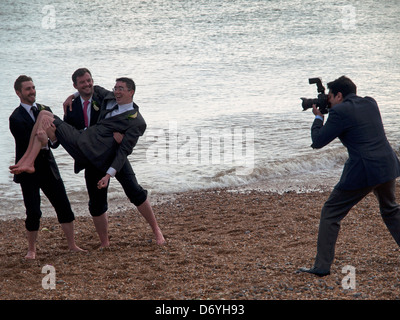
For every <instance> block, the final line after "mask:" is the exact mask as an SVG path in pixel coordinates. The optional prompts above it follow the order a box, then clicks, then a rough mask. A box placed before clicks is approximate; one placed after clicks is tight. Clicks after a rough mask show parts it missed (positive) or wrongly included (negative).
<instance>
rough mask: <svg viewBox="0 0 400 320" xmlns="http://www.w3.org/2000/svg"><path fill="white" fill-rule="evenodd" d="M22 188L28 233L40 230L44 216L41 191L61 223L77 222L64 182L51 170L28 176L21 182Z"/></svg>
mask: <svg viewBox="0 0 400 320" xmlns="http://www.w3.org/2000/svg"><path fill="white" fill-rule="evenodd" d="M20 186H21V190H22V195H23V198H24V204H25V208H26V220H25V227H26V229H27V230H28V231H37V230H39V226H40V218H41V216H42V211H41V210H40V202H41V200H40V189H41V190H42V191H43V193H44V194H45V196H46V197H47V198H48V199H49V201H50V203H51V204H52V206H53V207H54V209H55V211H56V214H57V218H58V222H59V223H69V222H72V221H74V220H75V216H74V213H73V211H72V209H71V204H70V202H69V200H68V196H67V193H66V191H65V186H64V182H63V180H62V179H57V178H55V177H54V175H53V173H52V172H51V170H50V168H47V169H43V170H41V171H40V173H38V174H36V173H33V174H29V175H27V177H26V178H25V179H24V181H21V183H20Z"/></svg>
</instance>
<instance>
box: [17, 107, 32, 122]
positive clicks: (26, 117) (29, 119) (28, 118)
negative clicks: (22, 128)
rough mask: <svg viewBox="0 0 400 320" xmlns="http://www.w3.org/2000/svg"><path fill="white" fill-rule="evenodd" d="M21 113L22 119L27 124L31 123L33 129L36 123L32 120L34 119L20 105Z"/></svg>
mask: <svg viewBox="0 0 400 320" xmlns="http://www.w3.org/2000/svg"><path fill="white" fill-rule="evenodd" d="M19 113H20V115H21V117H22V118H23V119H24V120H25V121H26V122H28V123H31V124H32V127H33V125H34V123H35V121H33V119H32V117H31V116H30V114H29V113H28V112H27V111H26V109H25V108H24V107H23V106H21V105H19Z"/></svg>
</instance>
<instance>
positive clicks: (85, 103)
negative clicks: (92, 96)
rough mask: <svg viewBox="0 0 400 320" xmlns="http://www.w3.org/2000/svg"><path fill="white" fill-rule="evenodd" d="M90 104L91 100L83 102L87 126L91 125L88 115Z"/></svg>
mask: <svg viewBox="0 0 400 320" xmlns="http://www.w3.org/2000/svg"><path fill="white" fill-rule="evenodd" d="M88 105H89V101H84V102H83V119H85V127H88V126H89V119H88V115H87V109H88Z"/></svg>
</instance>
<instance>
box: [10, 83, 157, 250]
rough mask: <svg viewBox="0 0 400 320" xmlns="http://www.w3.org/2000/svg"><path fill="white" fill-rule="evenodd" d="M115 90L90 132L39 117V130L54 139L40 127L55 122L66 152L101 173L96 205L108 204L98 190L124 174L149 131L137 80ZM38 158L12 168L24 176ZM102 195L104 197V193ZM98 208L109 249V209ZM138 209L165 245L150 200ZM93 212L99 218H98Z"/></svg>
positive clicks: (98, 222) (98, 219) (93, 185)
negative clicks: (137, 99)
mask: <svg viewBox="0 0 400 320" xmlns="http://www.w3.org/2000/svg"><path fill="white" fill-rule="evenodd" d="M114 91H115V94H113V93H112V92H108V93H107V94H106V95H105V96H104V99H103V105H104V107H103V108H102V109H101V113H100V115H99V120H98V122H97V123H96V124H95V125H93V126H89V127H87V129H86V130H77V129H76V128H74V127H73V126H71V125H69V124H67V123H66V122H63V121H61V120H60V119H58V118H56V120H54V116H53V115H51V114H49V113H46V114H42V115H41V116H39V119H38V126H39V127H38V128H36V130H43V129H44V130H50V131H47V134H49V135H50V136H52V135H54V132H51V131H52V128H51V127H49V126H47V128H43V127H42V128H40V126H41V125H42V124H43V123H45V122H46V121H50V122H51V123H53V120H54V125H55V127H57V130H56V131H55V135H56V137H57V139H58V141H60V143H61V144H62V145H63V147H64V148H65V150H66V151H67V152H68V153H69V154H70V155H71V156H72V157H73V158H74V159H75V161H76V164H77V165H78V166H79V167H80V168H83V167H85V168H87V167H90V168H91V169H90V170H92V169H93V170H97V177H98V178H97V180H94V179H93V177H91V178H90V181H89V182H88V181H87V183H89V188H90V190H92V191H91V192H93V193H91V200H93V201H94V202H96V203H97V201H102V202H103V203H104V201H105V204H106V198H103V199H96V197H95V191H94V189H95V188H96V187H97V188H99V189H102V188H107V187H108V183H109V179H110V177H114V176H116V174H117V173H120V172H122V171H121V170H122V169H123V168H124V166H125V163H126V162H127V156H128V155H129V154H130V153H131V152H132V150H133V147H134V146H135V145H136V143H137V141H138V139H139V137H140V136H141V135H143V133H144V131H145V129H146V123H145V121H144V119H143V118H142V116H141V114H140V113H139V108H138V106H137V105H136V104H134V103H133V101H132V97H133V94H134V82H133V80H131V79H129V78H119V79H117V81H116V85H115V88H114ZM115 107H117V109H116V110H114V109H115ZM113 110H114V111H113ZM45 117H47V118H48V120H46V119H45V120H43V119H41V118H45ZM34 130H35V129H34ZM115 132H120V133H122V134H123V138H122V141H121V142H120V143H119V144H118V143H117V142H116V141H115V139H114V133H115ZM38 137H39V135H38ZM52 138H54V137H52ZM34 141H35V142H36V143H38V144H41V143H42V142H40V141H39V139H34ZM34 157H35V154H34V153H33V155H32V156H31V157H29V159H28V160H27V161H25V159H24V161H21V163H17V165H16V166H13V167H12V168H11V170H12V172H14V173H20V172H24V171H27V172H30V171H32V169H31V167H32V165H31V162H32V159H34ZM131 170H132V169H131ZM105 172H107V174H106V175H105V176H104V173H105ZM95 174H96V173H95ZM132 174H133V172H132ZM99 175H100V176H99ZM99 178H100V179H99ZM125 178H126V177H125ZM135 180H136V179H135ZM121 181H124V177H121V180H120V182H121ZM136 183H137V182H136ZM121 184H122V183H121ZM131 185H132V182H131V181H127V184H126V185H124V189H125V191H126V192H127V194H128V193H129V192H132V190H126V189H128V188H129V187H130V186H131ZM139 187H140V186H139ZM140 188H141V187H140ZM102 196H104V194H103V195H102ZM105 196H106V193H105ZM141 196H142V195H141ZM133 200H134V199H133ZM136 201H140V199H138V195H136ZM97 208H99V211H97V212H94V211H93V210H91V214H92V215H93V216H94V217H96V218H95V219H94V221H95V226H96V229H97V227H98V226H99V225H100V227H102V228H103V229H102V230H99V229H98V233H99V236H100V238H101V242H102V245H103V246H108V245H109V243H108V242H107V241H108V237H107V239H103V236H106V235H107V215H106V214H105V211H102V210H101V209H102V208H103V209H104V208H105V210H107V209H106V207H102V206H97ZM92 209H93V208H92ZM138 209H139V211H140V212H141V213H142V215H143V216H144V217H145V218H146V220H147V221H148V223H149V224H150V226H151V227H152V230H153V232H154V234H155V236H156V241H157V243H158V244H164V242H165V240H164V237H163V235H162V232H161V230H160V228H159V227H158V224H157V221H156V219H155V216H154V213H153V211H152V209H151V206H150V204H149V202H148V200H147V198H146V199H144V200H143V199H142V200H141V204H139V205H138ZM93 213H94V214H97V215H94V214H93ZM100 231H101V232H100ZM102 240H104V241H106V242H104V241H102Z"/></svg>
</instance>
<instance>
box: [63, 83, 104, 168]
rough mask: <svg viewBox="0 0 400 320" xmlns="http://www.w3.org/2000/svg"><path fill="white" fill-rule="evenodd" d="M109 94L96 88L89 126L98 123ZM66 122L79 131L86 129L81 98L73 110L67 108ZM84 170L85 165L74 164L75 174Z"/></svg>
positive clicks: (76, 101) (98, 87) (75, 103)
mask: <svg viewBox="0 0 400 320" xmlns="http://www.w3.org/2000/svg"><path fill="white" fill-rule="evenodd" d="M109 92H110V91H108V90H106V89H104V88H102V87H100V86H94V92H93V96H92V103H91V106H90V119H89V126H93V125H95V124H96V123H97V120H98V118H99V115H100V111H101V108H102V103H103V101H104V98H105V96H106V95H107V94H108V93H109ZM64 121H65V122H67V123H69V124H70V125H71V126H73V127H74V128H76V129H78V130H82V129H84V128H85V119H84V118H83V106H82V102H81V98H80V97H78V98H76V99H74V101H73V103H72V110H70V109H69V108H67V112H66V113H65V114H64ZM82 169H83V165H82V164H80V163H78V162H77V161H75V163H74V171H75V173H78V172H79V171H81V170H82Z"/></svg>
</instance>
